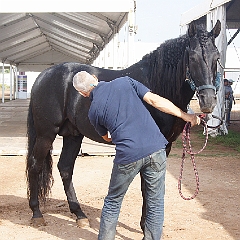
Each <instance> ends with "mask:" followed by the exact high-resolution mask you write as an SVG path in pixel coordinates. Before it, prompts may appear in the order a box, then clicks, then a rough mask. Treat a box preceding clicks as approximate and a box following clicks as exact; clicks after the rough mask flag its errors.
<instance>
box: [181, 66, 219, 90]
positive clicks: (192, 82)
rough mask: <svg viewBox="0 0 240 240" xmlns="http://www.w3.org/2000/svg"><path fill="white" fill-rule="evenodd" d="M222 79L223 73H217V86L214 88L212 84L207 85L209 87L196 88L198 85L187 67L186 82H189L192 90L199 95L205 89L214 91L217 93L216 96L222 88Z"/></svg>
mask: <svg viewBox="0 0 240 240" xmlns="http://www.w3.org/2000/svg"><path fill="white" fill-rule="evenodd" d="M220 79H221V73H220V72H217V75H216V79H215V86H213V85H211V84H207V85H201V86H199V87H196V84H195V82H194V81H193V79H192V77H191V74H190V71H189V67H188V66H187V71H186V79H185V81H186V82H188V84H189V85H190V87H191V89H192V90H193V91H194V92H195V91H196V92H197V93H199V92H200V91H201V90H203V89H213V90H214V91H215V94H216V93H217V91H218V90H219V87H220Z"/></svg>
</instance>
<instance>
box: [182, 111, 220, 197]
mask: <svg viewBox="0 0 240 240" xmlns="http://www.w3.org/2000/svg"><path fill="white" fill-rule="evenodd" d="M199 117H200V119H201V124H202V125H203V126H204V128H205V133H206V138H205V143H204V146H203V147H202V149H200V150H199V151H198V152H193V151H192V146H191V143H190V128H191V123H190V122H187V123H186V124H185V126H184V129H183V133H182V142H183V155H182V163H181V170H180V176H179V179H178V191H179V194H180V196H181V197H182V198H183V199H184V200H191V199H194V198H195V197H196V196H197V194H198V192H199V176H198V171H197V167H196V163H195V159H194V155H196V154H198V153H200V152H202V151H203V150H204V149H205V147H206V146H207V140H208V128H209V127H210V126H208V125H207V123H206V121H205V120H204V119H205V118H206V115H205V114H201V115H199ZM212 117H213V118H217V117H216V116H214V115H213V116H212ZM218 119H219V118H218ZM219 120H220V119H219ZM220 121H221V122H220V124H219V125H218V126H216V127H212V126H211V128H219V127H220V125H221V124H222V120H220ZM187 144H188V149H187ZM186 153H188V154H190V155H191V160H192V164H193V169H194V173H195V177H196V190H195V193H194V194H193V196H191V197H188V198H187V197H184V196H183V194H182V190H181V184H182V175H183V165H184V162H185V156H186Z"/></svg>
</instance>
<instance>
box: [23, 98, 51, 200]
mask: <svg viewBox="0 0 240 240" xmlns="http://www.w3.org/2000/svg"><path fill="white" fill-rule="evenodd" d="M36 136H37V135H36V129H35V126H34V120H33V112H32V102H31V100H30V104H29V109H28V117H27V138H28V147H27V158H26V178H27V195H28V198H29V197H30V192H31V190H33V189H31V183H30V181H31V179H30V177H31V176H30V175H33V174H36V175H37V177H36V179H37V180H36V181H37V183H38V189H37V191H38V197H39V199H40V200H41V201H43V202H45V200H46V198H47V196H48V195H49V193H50V191H51V187H52V185H53V181H54V180H53V177H52V164H53V161H52V156H51V152H50V151H49V152H48V154H47V156H46V158H45V159H44V160H43V161H42V160H41V159H34V156H33V149H34V145H35V143H36ZM37 161H42V162H40V163H38V162H37ZM37 165H38V166H39V165H40V166H42V169H41V170H40V171H37V168H38V166H37ZM32 181H33V180H32Z"/></svg>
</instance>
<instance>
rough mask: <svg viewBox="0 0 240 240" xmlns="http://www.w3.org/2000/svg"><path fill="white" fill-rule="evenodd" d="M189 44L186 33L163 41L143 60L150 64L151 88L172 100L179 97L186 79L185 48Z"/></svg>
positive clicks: (149, 77)
mask: <svg viewBox="0 0 240 240" xmlns="http://www.w3.org/2000/svg"><path fill="white" fill-rule="evenodd" d="M187 46H188V38H187V36H186V35H184V36H182V37H179V38H175V39H170V40H167V41H165V42H164V43H162V44H161V45H160V46H159V47H158V48H157V49H156V50H154V51H153V52H151V53H149V54H147V55H145V56H144V57H143V58H142V60H141V61H142V62H144V63H145V64H147V65H148V68H149V71H148V81H149V85H150V88H151V90H152V91H153V92H154V93H157V94H159V95H161V96H163V97H167V98H168V99H170V100H171V101H174V102H175V101H176V100H177V99H176V97H177V96H178V97H177V98H179V94H180V89H181V86H182V83H183V81H184V80H185V76H186V75H185V76H184V74H186V73H185V68H184V66H183V65H184V61H185V60H184V59H185V57H184V56H185V49H186V47H187Z"/></svg>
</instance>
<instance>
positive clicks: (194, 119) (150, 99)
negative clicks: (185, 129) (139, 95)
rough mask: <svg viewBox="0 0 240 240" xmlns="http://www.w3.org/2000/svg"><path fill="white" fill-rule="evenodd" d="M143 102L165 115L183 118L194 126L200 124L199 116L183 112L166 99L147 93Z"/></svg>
mask: <svg viewBox="0 0 240 240" xmlns="http://www.w3.org/2000/svg"><path fill="white" fill-rule="evenodd" d="M143 100H144V101H145V102H147V103H148V104H150V105H152V106H153V107H155V108H156V109H158V110H160V111H162V112H164V113H168V114H171V115H173V116H176V117H179V118H182V119H183V120H184V121H186V122H191V125H192V126H194V125H199V124H200V118H199V117H198V116H197V115H195V114H188V113H185V112H183V111H182V110H181V109H180V108H178V107H177V106H176V105H174V104H173V103H172V102H171V101H169V100H168V99H166V98H163V97H160V96H159V95H157V94H154V93H151V92H147V93H146V94H145V95H144V97H143Z"/></svg>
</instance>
